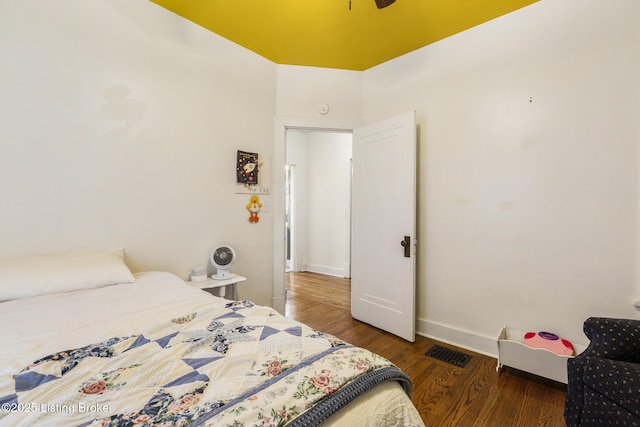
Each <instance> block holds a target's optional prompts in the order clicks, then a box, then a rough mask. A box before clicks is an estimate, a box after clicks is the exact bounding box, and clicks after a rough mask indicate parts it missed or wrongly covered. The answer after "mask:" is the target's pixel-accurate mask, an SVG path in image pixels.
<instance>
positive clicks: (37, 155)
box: [0, 0, 277, 304]
mask: <svg viewBox="0 0 640 427" xmlns="http://www.w3.org/2000/svg"><path fill="white" fill-rule="evenodd" d="M0 10H2V13H0V39H1V40H2V43H0V93H2V96H0V117H1V119H0V120H1V121H2V124H1V125H0V194H1V195H2V207H1V209H0V257H2V258H6V257H16V256H23V255H33V254H42V253H51V252H60V251H67V250H76V249H81V248H87V247H124V248H125V249H126V254H127V262H128V264H129V265H130V267H132V269H133V270H135V271H141V270H152V269H159V270H168V271H171V272H174V273H176V274H177V275H179V276H180V277H182V278H185V279H186V278H188V275H189V272H190V269H191V268H192V267H194V266H200V265H205V263H206V262H207V260H208V256H209V254H210V252H211V250H212V249H213V248H214V247H215V246H216V245H218V244H220V243H226V244H229V245H232V246H233V247H234V248H235V249H236V252H237V253H238V257H239V260H238V263H237V264H236V271H237V272H239V273H242V274H244V275H246V276H247V277H248V278H249V280H248V281H247V282H246V283H243V284H242V285H240V286H238V292H239V296H240V297H241V298H250V299H252V300H254V301H256V302H257V303H261V304H270V303H271V297H272V277H273V258H272V252H271V249H272V239H273V223H272V217H271V215H270V214H268V213H263V214H261V218H262V219H261V221H260V222H259V223H258V224H250V223H249V222H248V216H249V215H248V212H247V211H246V209H245V205H246V204H247V203H248V196H246V195H242V196H241V195H236V194H234V192H235V184H234V172H235V170H234V154H235V150H237V149H245V150H249V151H258V152H265V153H268V154H270V153H271V151H272V149H273V148H272V147H273V143H272V135H273V117H274V115H275V106H276V71H277V69H276V65H275V64H273V63H271V62H269V61H267V60H265V59H264V58H262V57H260V56H258V55H255V54H253V53H251V52H249V51H247V50H245V49H243V48H240V47H239V46H237V45H235V44H233V43H231V42H229V41H227V40H225V39H222V38H220V37H218V36H216V35H215V34H213V33H211V32H208V31H206V30H204V29H202V28H201V27H199V26H197V25H195V24H192V23H190V22H188V21H186V20H184V19H182V18H180V17H178V16H177V15H174V14H173V13H170V12H168V11H166V10H165V9H163V8H161V7H159V6H157V5H155V4H153V3H151V2H148V1H145V0H93V1H90V2H87V1H83V0H59V1H56V2H49V1H42V0H40V1H39V0H25V1H20V2H15V1H11V0H0Z"/></svg>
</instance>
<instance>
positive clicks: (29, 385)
mask: <svg viewBox="0 0 640 427" xmlns="http://www.w3.org/2000/svg"><path fill="white" fill-rule="evenodd" d="M58 378H59V377H56V376H55V375H43V374H40V373H38V372H34V371H28V372H24V373H22V374H18V375H14V376H13V380H14V381H15V391H16V392H20V391H27V390H33V389H34V388H36V387H38V386H39V385H41V384H44V383H48V382H49V381H53V380H57V379H58Z"/></svg>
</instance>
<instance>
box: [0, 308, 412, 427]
mask: <svg viewBox="0 0 640 427" xmlns="http://www.w3.org/2000/svg"><path fill="white" fill-rule="evenodd" d="M390 380H395V381H399V382H400V383H401V384H402V386H403V387H404V389H405V391H406V392H407V393H410V387H411V386H410V382H409V379H408V378H407V377H406V375H405V374H404V373H403V372H402V371H400V370H399V369H398V368H396V367H395V366H394V365H393V364H391V362H389V361H388V360H386V359H384V358H383V357H381V356H379V355H376V354H374V353H371V352H369V351H367V350H365V349H362V348H356V347H353V346H350V345H348V344H346V343H345V342H343V341H340V340H339V339H337V338H336V337H333V336H331V335H327V334H323V333H320V332H317V331H315V330H313V329H311V328H309V327H307V326H306V325H303V324H301V323H298V322H294V321H292V320H290V319H287V318H285V317H283V316H281V315H279V314H278V313H277V312H275V311H274V310H273V309H271V308H269V307H263V306H257V305H254V304H253V303H251V302H248V301H241V302H232V303H229V304H227V305H226V306H225V307H224V308H223V309H222V308H220V307H218V308H215V307H212V308H210V309H206V310H202V311H198V312H193V313H184V315H183V316H180V317H177V318H173V319H165V320H164V322H161V323H158V325H157V326H156V327H154V328H152V329H150V330H147V331H144V332H143V333H141V334H139V335H132V336H124V337H113V338H110V339H108V340H106V341H104V342H100V343H94V344H90V345H87V346H84V347H81V348H76V349H69V350H65V351H60V352H58V353H55V354H51V355H49V356H47V357H44V358H41V359H39V360H36V361H34V362H33V363H31V364H30V365H29V366H26V367H24V369H22V370H21V371H20V372H16V373H15V374H14V375H12V376H4V377H0V404H1V405H2V410H1V411H0V424H1V425H11V426H18V425H25V426H26V425H29V426H31V425H72V426H151V425H160V426H187V425H193V426H199V425H202V426H247V427H248V426H282V425H292V426H295V425H300V426H311V425H317V424H319V423H321V422H322V421H324V420H325V419H326V418H328V417H329V416H330V415H332V414H333V413H335V412H336V411H338V410H339V409H340V408H342V407H343V406H345V405H346V404H347V403H349V402H350V401H351V400H353V399H354V398H355V397H357V396H358V395H360V394H361V393H362V392H364V391H366V390H368V389H370V388H372V387H374V386H375V385H377V384H379V383H381V382H384V381H390Z"/></svg>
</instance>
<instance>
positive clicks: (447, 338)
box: [416, 319, 498, 359]
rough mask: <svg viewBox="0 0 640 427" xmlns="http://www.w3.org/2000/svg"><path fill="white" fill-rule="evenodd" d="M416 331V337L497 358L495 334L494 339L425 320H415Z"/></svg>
mask: <svg viewBox="0 0 640 427" xmlns="http://www.w3.org/2000/svg"><path fill="white" fill-rule="evenodd" d="M416 329H417V330H416V333H417V334H418V335H422V336H424V337H427V338H431V339H434V340H436V341H440V342H444V343H447V344H451V345H455V346H456V347H460V348H463V349H466V350H470V351H475V352H476V353H480V354H484V355H485V356H489V357H495V358H496V359H497V358H498V340H497V336H498V335H497V333H496V336H495V337H488V336H484V335H478V334H476V333H473V332H470V331H465V330H462V329H459V328H454V327H452V326H448V325H443V324H441V323H436V322H430V321H428V320H425V319H418V320H417V325H416Z"/></svg>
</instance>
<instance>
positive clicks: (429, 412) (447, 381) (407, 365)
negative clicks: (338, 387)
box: [286, 273, 566, 427]
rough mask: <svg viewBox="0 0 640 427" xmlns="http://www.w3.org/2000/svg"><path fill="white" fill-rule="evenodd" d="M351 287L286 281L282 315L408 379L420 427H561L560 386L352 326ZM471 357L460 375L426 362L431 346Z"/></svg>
mask: <svg viewBox="0 0 640 427" xmlns="http://www.w3.org/2000/svg"><path fill="white" fill-rule="evenodd" d="M350 295H351V290H350V281H349V280H348V279H340V278H335V277H331V276H325V275H320V274H316V273H287V305H286V315H287V316H288V317H290V318H293V319H295V320H298V321H300V322H303V323H306V324H308V325H309V326H311V327H313V328H315V329H318V330H321V331H324V332H327V333H330V334H333V335H335V336H337V337H338V338H340V339H342V340H344V341H347V342H349V343H351V344H353V345H356V346H359V347H364V348H367V349H369V350H371V351H373V352H376V353H378V354H380V355H382V356H384V357H386V358H387V359H389V360H390V361H392V362H393V363H394V364H396V365H397V366H398V367H399V368H400V369H402V370H403V371H404V372H406V373H407V375H409V377H410V378H411V381H412V383H413V396H412V399H413V403H414V405H415V406H416V408H418V411H419V412H420V415H421V416H422V419H423V420H424V422H425V425H427V426H487V427H503V426H524V427H530V426H564V425H565V423H564V418H563V410H564V399H565V395H566V386H565V385H564V384H561V383H556V382H554V381H550V380H546V379H543V378H540V377H536V376H533V375H529V374H526V373H524V372H520V371H517V370H514V369H511V368H507V367H506V368H504V369H503V370H502V373H500V374H498V373H496V363H497V361H496V359H494V358H491V357H488V356H484V355H481V354H478V353H474V352H470V351H467V350H463V349H459V348H456V347H453V346H450V345H447V344H444V343H440V342H437V341H434V340H432V339H429V338H425V337H422V336H416V341H415V342H414V343H409V342H407V341H405V340H403V339H401V338H398V337H396V336H394V335H391V334H389V333H387V332H384V331H382V330H380V329H377V328H374V327H372V326H370V325H367V324H365V323H362V322H359V321H357V320H354V319H353V318H352V317H351V313H350V308H349V306H350ZM434 344H438V345H441V346H443V347H447V348H451V349H454V350H457V351H462V352H464V353H467V354H470V355H472V356H473V357H472V358H471V360H470V361H469V363H468V364H467V365H466V367H464V368H459V367H456V366H453V365H450V364H448V363H445V362H441V361H439V360H436V359H432V358H430V357H427V356H425V353H426V352H427V351H428V350H429V349H430V348H431V347H432V346H433V345H434Z"/></svg>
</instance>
